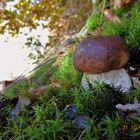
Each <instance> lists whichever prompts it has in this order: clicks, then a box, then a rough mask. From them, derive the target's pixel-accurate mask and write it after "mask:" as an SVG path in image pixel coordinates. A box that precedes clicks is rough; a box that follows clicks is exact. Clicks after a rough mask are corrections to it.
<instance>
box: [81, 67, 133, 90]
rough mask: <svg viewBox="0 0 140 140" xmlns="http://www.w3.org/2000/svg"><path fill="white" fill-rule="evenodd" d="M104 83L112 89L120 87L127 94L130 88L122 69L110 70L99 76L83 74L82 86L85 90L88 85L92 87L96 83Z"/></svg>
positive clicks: (128, 79)
mask: <svg viewBox="0 0 140 140" xmlns="http://www.w3.org/2000/svg"><path fill="white" fill-rule="evenodd" d="M95 81H99V82H104V83H106V84H109V85H113V86H114V87H120V89H121V90H122V91H123V92H128V91H129V90H130V89H131V87H132V82H131V79H130V77H129V76H128V74H127V72H126V70H125V69H124V68H121V69H118V70H111V71H108V72H103V73H100V74H87V73H84V74H83V78H82V86H83V88H84V89H85V90H88V89H89V83H90V84H92V86H93V87H95V86H96V82H95Z"/></svg>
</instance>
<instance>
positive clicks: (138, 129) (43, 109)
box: [0, 1, 140, 140]
mask: <svg viewBox="0 0 140 140" xmlns="http://www.w3.org/2000/svg"><path fill="white" fill-rule="evenodd" d="M101 9H102V8H101ZM90 12H91V11H90ZM90 12H89V13H90ZM94 12H95V11H93V13H91V14H90V16H88V15H87V17H88V19H87V21H86V22H84V24H83V22H81V20H80V21H79V22H80V23H81V25H80V26H78V27H77V28H76V29H75V33H73V31H71V30H72V29H73V26H76V23H75V24H74V25H73V26H72V25H71V26H72V27H71V28H70V26H69V30H68V31H69V32H68V34H65V36H64V37H62V38H61V39H60V40H59V42H58V44H57V45H56V47H54V48H56V49H52V50H51V51H50V55H49V54H48V56H49V57H48V58H49V59H48V58H47V61H45V62H44V63H42V64H41V65H40V66H39V67H37V68H36V69H35V70H34V71H32V73H31V75H30V77H28V78H22V79H19V80H15V81H12V83H10V81H5V82H4V83H3V84H4V86H5V89H4V91H3V94H2V95H1V96H0V98H1V100H0V111H1V113H0V121H1V124H0V138H1V139H4V140H8V139H21V140H24V139H33V140H39V139H41V140H46V139H47V140H139V139H140V111H139V109H140V108H139V102H140V84H139V83H138V84H137V85H136V86H133V88H132V89H131V91H129V92H126V93H122V91H121V90H120V89H119V88H115V87H112V86H109V85H106V84H103V83H97V85H96V87H91V88H92V93H91V91H86V90H84V89H83V87H82V86H81V79H82V75H83V73H82V72H79V71H77V70H76V69H75V68H74V66H73V61H72V57H73V51H74V49H75V47H76V45H77V44H78V43H79V42H80V41H81V40H82V39H83V38H86V37H87V35H88V36H93V35H94V36H95V35H117V36H120V37H122V38H123V39H124V40H125V41H126V43H127V45H128V47H129V50H130V54H131V57H130V60H129V62H128V64H127V65H126V67H125V69H126V70H127V71H128V73H129V75H131V76H133V77H136V78H137V80H139V78H140V76H139V73H140V40H139V32H140V19H139V15H140V3H139V1H138V2H137V3H136V4H134V5H131V6H130V7H127V8H126V7H122V8H121V9H119V10H114V11H113V10H112V11H111V12H112V13H114V15H115V16H117V18H119V20H121V22H119V23H118V21H117V22H116V21H115V22H114V21H112V18H110V19H109V20H111V21H110V22H109V21H108V20H107V19H106V17H105V16H103V13H102V12H103V11H102V12H101V13H99V14H98V13H94ZM89 13H88V14H89ZM100 15H101V16H100ZM127 15H131V16H127ZM87 17H84V18H83V19H86V18H87ZM97 17H98V18H97ZM99 17H100V18H99ZM79 19H80V18H79ZM97 19H100V24H99V21H98V20H97ZM71 20H72V19H71ZM73 20H75V19H73ZM84 25H85V26H86V29H87V30H86V32H85V30H83V32H80V34H76V32H79V31H80V29H82V27H83V26H84ZM130 25H131V26H130ZM83 29H84V28H83ZM63 33H64V32H63ZM75 34H76V35H75ZM60 35H61V34H60ZM117 104H122V105H138V109H136V110H135V112H131V111H130V112H129V111H126V112H122V111H119V110H118V109H117V108H116V105H117Z"/></svg>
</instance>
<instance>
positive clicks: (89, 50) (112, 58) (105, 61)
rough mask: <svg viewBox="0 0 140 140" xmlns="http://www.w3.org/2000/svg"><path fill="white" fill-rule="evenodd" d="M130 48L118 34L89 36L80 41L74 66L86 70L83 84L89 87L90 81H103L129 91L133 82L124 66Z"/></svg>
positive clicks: (75, 53) (74, 56)
mask: <svg viewBox="0 0 140 140" xmlns="http://www.w3.org/2000/svg"><path fill="white" fill-rule="evenodd" d="M129 56H130V54H129V50H128V48H127V45H126V43H125V41H124V40H123V39H122V38H120V37H118V36H96V37H89V38H86V39H85V40H83V41H82V42H80V43H79V45H78V46H77V48H76V49H75V51H74V55H73V64H74V67H75V68H76V69H77V70H79V71H82V72H84V74H83V78H82V84H83V87H84V88H88V82H87V79H88V80H89V82H90V83H91V84H92V85H94V82H95V81H97V80H98V81H102V82H105V83H107V84H110V85H114V86H116V87H118V86H119V87H121V89H122V91H124V92H125V91H128V90H129V89H130V88H131V86H132V84H131V80H130V78H129V76H128V74H127V72H126V71H125V69H124V68H123V66H124V65H126V64H127V62H128V60H129Z"/></svg>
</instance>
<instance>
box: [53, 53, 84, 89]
mask: <svg viewBox="0 0 140 140" xmlns="http://www.w3.org/2000/svg"><path fill="white" fill-rule="evenodd" d="M81 75H82V74H81V73H80V72H79V71H77V70H76V69H75V68H74V66H73V64H72V52H68V53H67V54H66V55H65V57H64V59H63V60H62V62H61V64H60V67H59V69H58V71H57V72H56V73H55V78H56V79H58V80H59V81H60V83H62V84H63V85H64V86H66V87H67V86H77V85H79V84H80V80H81Z"/></svg>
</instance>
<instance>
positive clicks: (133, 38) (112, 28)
mask: <svg viewBox="0 0 140 140" xmlns="http://www.w3.org/2000/svg"><path fill="white" fill-rule="evenodd" d="M123 14H125V13H123ZM129 14H130V16H128V17H127V16H123V18H122V19H121V23H114V22H110V23H106V24H104V26H103V35H118V36H121V37H122V38H124V39H125V41H126V43H127V45H128V47H129V48H130V50H140V36H139V33H140V18H139V15H140V3H139V1H138V2H137V3H136V4H135V6H134V7H133V8H131V9H129Z"/></svg>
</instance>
